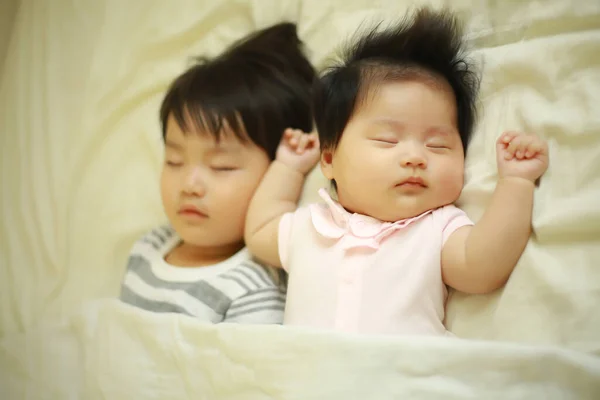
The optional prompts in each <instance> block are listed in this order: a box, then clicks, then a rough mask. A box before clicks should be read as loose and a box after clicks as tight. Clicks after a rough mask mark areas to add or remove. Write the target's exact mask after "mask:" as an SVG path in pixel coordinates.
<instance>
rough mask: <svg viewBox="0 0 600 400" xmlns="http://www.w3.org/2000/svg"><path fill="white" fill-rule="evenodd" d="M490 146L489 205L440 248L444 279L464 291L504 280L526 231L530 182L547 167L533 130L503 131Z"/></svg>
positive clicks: (494, 285) (495, 285)
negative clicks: (494, 166) (494, 167)
mask: <svg viewBox="0 0 600 400" xmlns="http://www.w3.org/2000/svg"><path fill="white" fill-rule="evenodd" d="M496 150H497V151H496V153H497V162H498V172H499V176H500V179H499V181H498V184H497V186H496V189H495V191H494V194H493V196H492V200H491V203H490V205H489V206H488V208H487V209H486V211H485V213H484V214H483V216H482V218H481V220H480V221H478V222H477V223H476V224H475V225H474V226H472V227H470V226H469V227H463V228H460V229H458V230H457V231H456V232H454V233H453V234H452V235H451V236H450V237H449V238H448V240H447V242H446V244H445V245H444V248H443V250H442V276H443V279H444V282H445V283H446V284H447V285H449V286H452V287H453V288H455V289H457V290H460V291H462V292H466V293H474V294H475V293H476V294H481V293H488V292H491V291H493V290H495V289H497V288H499V287H501V286H502V285H504V284H505V283H506V281H507V280H508V277H509V276H510V274H511V273H512V271H513V269H514V267H515V266H516V264H517V262H518V261H519V258H520V257H521V254H522V253H523V251H524V250H525V246H526V245H527V241H528V240H529V236H530V234H531V217H532V210H533V192H534V188H535V181H536V180H537V179H538V178H539V177H541V176H542V175H543V173H544V172H545V171H546V169H547V167H548V147H547V144H546V142H545V141H543V140H542V139H540V138H538V137H537V136H534V135H523V134H517V133H512V132H511V133H505V134H503V135H502V136H501V137H500V138H499V139H498V142H497V148H496Z"/></svg>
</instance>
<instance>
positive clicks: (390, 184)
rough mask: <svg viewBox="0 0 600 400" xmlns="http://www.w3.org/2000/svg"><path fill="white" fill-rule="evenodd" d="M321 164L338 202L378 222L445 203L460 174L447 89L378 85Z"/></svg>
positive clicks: (449, 200) (460, 183) (408, 83)
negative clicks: (335, 185)
mask: <svg viewBox="0 0 600 400" xmlns="http://www.w3.org/2000/svg"><path fill="white" fill-rule="evenodd" d="M328 158H330V159H331V163H328V162H327V159H328ZM321 166H322V169H323V172H324V174H325V176H326V177H327V178H329V179H335V181H336V184H337V195H338V199H339V201H340V203H341V204H342V206H344V207H345V208H346V209H347V210H348V211H351V212H356V213H360V214H365V215H369V216H372V217H375V218H377V219H380V220H383V221H397V220H400V219H405V218H410V217H414V216H417V215H419V214H421V213H423V212H425V211H427V210H431V209H434V208H437V207H440V206H444V205H447V204H450V203H453V202H454V201H456V200H457V199H458V197H459V195H460V192H461V190H462V187H463V178H464V152H463V146H462V143H461V140H460V136H459V134H458V131H457V124H456V106H455V102H454V98H453V94H452V93H451V92H450V90H449V88H448V89H446V90H445V89H443V88H439V87H438V88H436V87H435V86H432V85H431V84H425V83H422V82H419V81H405V82H393V83H386V84H384V85H383V86H381V87H380V88H379V89H377V91H376V92H374V95H373V96H371V97H370V98H369V99H368V101H367V102H366V103H365V104H364V105H359V106H358V109H357V110H356V112H355V114H354V115H353V116H352V118H351V120H350V121H349V123H348V125H347V126H346V129H345V130H344V133H343V135H342V138H341V140H340V143H339V144H338V147H337V148H336V149H335V150H334V151H333V153H331V154H330V155H329V156H328V155H327V152H323V155H322V163H321Z"/></svg>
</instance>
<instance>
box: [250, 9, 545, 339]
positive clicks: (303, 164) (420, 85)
mask: <svg viewBox="0 0 600 400" xmlns="http://www.w3.org/2000/svg"><path fill="white" fill-rule="evenodd" d="M463 45H464V44H463V39H462V35H461V30H460V28H459V24H458V23H457V20H456V18H455V17H454V16H453V15H452V14H450V13H448V12H436V11H431V10H429V9H426V8H425V9H421V10H419V11H418V12H417V13H416V14H415V16H414V18H413V19H410V20H409V19H407V20H405V21H402V22H401V23H399V24H397V25H396V26H394V27H391V28H388V29H386V30H378V29H374V30H372V31H370V32H369V33H367V34H366V35H364V36H362V38H360V39H359V40H358V41H357V42H356V43H355V44H354V45H353V46H352V47H351V49H350V51H349V53H348V54H347V55H346V57H345V59H344V62H343V63H342V64H341V65H339V66H336V67H333V68H331V69H329V70H328V71H327V72H326V73H325V75H324V76H323V77H321V78H320V80H319V81H318V82H317V83H316V86H315V88H314V90H313V91H314V104H313V106H314V110H315V121H316V125H317V130H318V138H317V137H316V136H315V135H314V134H302V132H298V131H293V132H288V133H287V134H286V135H285V137H284V139H283V140H282V142H281V144H280V146H279V148H278V150H277V156H276V158H275V161H274V162H273V163H272V164H271V166H270V167H269V170H268V171H267V173H266V175H265V177H264V180H263V181H262V183H261V184H260V186H259V188H258V189H257V191H256V193H255V195H254V198H253V200H252V202H251V204H250V209H249V211H248V219H247V223H246V230H245V237H246V243H247V245H248V247H249V249H250V251H252V252H253V253H254V254H255V255H256V256H257V257H258V258H260V259H262V260H263V261H265V262H268V263H270V264H272V265H276V266H282V267H283V268H284V269H285V270H286V271H288V273H289V281H288V295H287V304H286V309H285V318H284V323H285V324H289V325H297V326H298V325H299V326H306V327H314V328H324V329H334V330H338V331H344V332H359V333H374V334H375V333H377V334H403V335H446V334H448V332H447V331H446V329H445V327H444V324H443V321H444V312H445V311H444V308H445V302H446V297H447V291H446V285H447V286H450V287H453V288H455V289H456V290H459V291H463V292H466V293H487V292H490V291H493V290H495V289H497V288H499V287H501V286H503V284H504V283H505V282H506V281H507V279H508V277H509V276H510V274H511V272H512V270H513V269H514V267H515V265H516V264H517V261H518V260H519V258H520V256H521V254H522V252H523V250H524V248H525V246H526V244H527V241H528V238H529V236H530V233H531V217H532V208H533V194H534V188H535V182H536V180H537V179H538V178H539V177H540V176H542V174H543V173H544V172H545V171H546V168H547V166H548V150H547V145H546V143H545V142H544V141H543V140H541V139H540V138H538V137H536V136H534V135H530V134H521V133H516V132H506V133H503V134H502V135H501V136H500V137H499V139H498V141H497V144H496V152H497V165H498V174H499V180H498V182H497V185H496V189H495V191H494V194H493V197H492V200H491V202H490V204H489V205H488V207H487V210H486V211H485V213H484V215H483V216H482V218H481V219H480V220H479V221H478V222H477V223H476V224H473V222H471V221H470V220H469V218H468V217H467V215H466V214H465V213H464V212H463V211H462V210H460V209H458V208H457V207H455V206H454V205H453V203H454V202H455V201H456V200H457V199H458V198H459V195H460V193H461V190H462V187H463V183H464V163H465V151H466V148H467V144H468V142H469V138H470V136H471V133H472V130H473V125H474V120H475V111H476V108H475V103H476V94H477V90H478V83H479V79H478V76H477V74H476V72H475V71H474V70H473V67H472V66H471V65H470V64H469V61H468V60H467V59H466V58H465V55H464V49H463ZM319 142H320V146H319ZM317 161H320V166H321V170H322V171H323V174H324V175H325V177H326V178H328V179H329V180H330V181H331V182H332V192H333V194H334V197H333V198H332V197H330V195H329V194H328V192H327V191H326V190H324V189H321V191H320V195H321V197H322V198H323V203H320V204H311V205H309V206H307V207H302V208H299V209H298V210H296V211H294V210H295V208H296V203H297V201H298V198H299V195H300V191H301V188H302V184H303V182H304V177H305V175H306V173H307V172H308V171H310V170H311V168H312V167H313V165H314V164H315V163H316V162H317Z"/></svg>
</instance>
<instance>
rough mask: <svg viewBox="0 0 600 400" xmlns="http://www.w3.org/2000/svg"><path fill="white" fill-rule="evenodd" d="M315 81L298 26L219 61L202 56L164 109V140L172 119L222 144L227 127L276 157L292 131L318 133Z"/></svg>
mask: <svg viewBox="0 0 600 400" xmlns="http://www.w3.org/2000/svg"><path fill="white" fill-rule="evenodd" d="M315 77H316V73H315V70H314V67H313V66H312V64H311V63H310V62H309V60H308V59H307V57H306V56H305V54H304V52H303V44H302V42H301V41H300V39H299V38H298V35H297V31H296V25H295V24H293V23H289V22H284V23H280V24H276V25H273V26H271V27H269V28H265V29H263V30H260V31H257V32H255V33H253V34H251V35H248V36H247V37H245V38H243V39H241V40H239V41H237V42H236V43H234V44H233V45H232V46H231V47H230V48H228V49H227V50H226V51H225V52H223V53H222V54H221V55H219V56H217V57H216V58H213V59H208V58H206V57H201V58H199V59H198V62H197V63H196V64H195V65H193V66H192V67H191V68H189V69H188V70H187V71H186V72H184V73H183V74H182V75H180V76H179V77H177V78H176V79H175V80H174V81H173V83H172V84H171V86H170V87H169V89H168V91H167V94H166V95H165V97H164V99H163V102H162V105H161V108H160V121H161V125H162V135H163V140H164V139H165V136H166V131H167V121H168V118H169V116H170V115H173V116H174V118H175V120H176V121H177V123H178V125H179V126H180V127H181V129H182V130H183V131H184V132H188V131H190V130H192V129H193V130H196V131H199V132H203V133H204V132H206V133H209V134H211V135H213V136H214V137H215V139H216V140H219V139H220V136H221V134H222V128H223V125H224V124H226V125H227V126H228V127H230V128H231V129H232V131H233V133H234V134H235V135H236V136H237V137H238V138H239V139H241V140H242V141H246V140H248V139H249V140H251V141H252V142H254V143H255V144H256V145H258V146H260V147H261V148H263V149H264V150H265V151H266V152H267V154H268V155H269V157H270V158H271V159H274V158H275V151H276V149H277V146H278V144H279V141H280V139H281V137H282V135H283V132H284V130H285V129H286V128H288V127H290V128H295V129H302V130H303V131H305V132H310V131H311V130H312V126H313V118H312V110H311V89H312V83H313V81H314V80H315ZM189 124H192V126H191V127H190V126H188V125H189Z"/></svg>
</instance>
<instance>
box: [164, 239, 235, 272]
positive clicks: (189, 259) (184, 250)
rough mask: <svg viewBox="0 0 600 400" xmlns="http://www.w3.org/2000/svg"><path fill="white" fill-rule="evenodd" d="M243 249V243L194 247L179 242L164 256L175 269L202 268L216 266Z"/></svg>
mask: <svg viewBox="0 0 600 400" xmlns="http://www.w3.org/2000/svg"><path fill="white" fill-rule="evenodd" d="M243 247H244V243H243V242H239V243H232V244H227V245H223V246H210V247H203V246H196V245H193V244H189V243H185V242H181V243H180V244H179V245H178V246H177V247H175V248H174V249H173V250H171V251H170V252H169V254H167V255H166V257H165V261H166V262H168V263H169V264H171V265H174V266H177V267H202V266H208V265H214V264H218V263H220V262H222V261H225V260H227V259H228V258H230V257H232V256H233V255H234V254H235V253H237V252H238V251H240V250H241V249H242V248H243Z"/></svg>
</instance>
